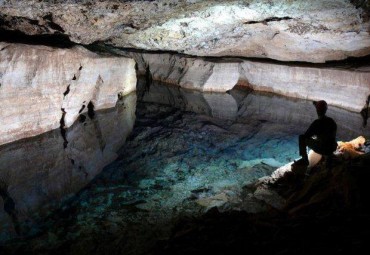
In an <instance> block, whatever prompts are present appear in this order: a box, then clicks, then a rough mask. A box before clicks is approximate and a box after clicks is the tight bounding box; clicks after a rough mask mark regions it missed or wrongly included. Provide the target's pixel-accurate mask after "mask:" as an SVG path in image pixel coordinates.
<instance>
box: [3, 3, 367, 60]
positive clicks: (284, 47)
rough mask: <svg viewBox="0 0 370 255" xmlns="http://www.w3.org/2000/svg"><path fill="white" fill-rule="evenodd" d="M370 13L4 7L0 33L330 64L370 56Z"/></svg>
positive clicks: (342, 9) (258, 6)
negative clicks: (61, 37)
mask: <svg viewBox="0 0 370 255" xmlns="http://www.w3.org/2000/svg"><path fill="white" fill-rule="evenodd" d="M362 7H363V8H364V9H365V10H363V9H362ZM368 7H369V6H368V5H367V4H366V2H365V1H353V0H312V1H304V0H298V1H288V0H274V1H270V0H262V1H260V0H258V1H257V0H250V1H216V0H213V1H198V0H192V1H172V0H157V1H138V0H136V1H122V2H120V1H77V0H74V1H52V3H51V2H50V1H39V0H37V1H36V0H33V1H16V0H13V1H1V2H0V21H1V22H0V28H3V29H5V30H17V31H21V32H22V33H25V34H28V35H40V34H48V35H53V34H63V35H66V36H68V37H69V38H70V39H71V40H72V41H73V42H76V43H81V44H91V43H94V42H103V43H104V44H107V45H113V46H117V47H126V48H136V49H145V50H161V51H176V52H181V53H186V54H191V55H197V56H243V57H258V58H271V59H277V60H282V61H306V62H325V61H328V60H340V59H346V58H347V57H350V56H355V57H359V56H364V55H368V54H369V53H370V35H369V27H370V23H369V18H368V11H369V8H368Z"/></svg>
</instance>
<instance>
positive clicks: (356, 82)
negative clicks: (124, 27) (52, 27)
mask: <svg viewBox="0 0 370 255" xmlns="http://www.w3.org/2000/svg"><path fill="white" fill-rule="evenodd" d="M127 56H129V57H132V58H134V59H135V60H136V62H137V63H138V69H139V73H140V74H142V75H147V76H150V77H151V79H153V80H158V81H162V82H165V83H170V84H174V85H177V86H180V87H182V88H187V89H195V90H200V91H211V92H226V91H228V90H231V89H232V88H233V87H234V86H236V85H241V86H245V87H248V88H251V89H253V90H256V91H263V92H272V93H276V94H280V95H285V96H289V97H293V98H301V99H308V100H326V101H327V102H328V104H330V105H335V106H338V107H341V108H344V109H347V110H351V111H356V112H360V111H361V109H362V108H363V107H364V105H365V103H366V100H367V98H368V96H369V95H370V66H362V67H357V68H353V67H350V66H347V67H345V66H342V67H339V66H337V67H330V66H326V65H322V66H317V67H315V66H313V65H310V66H304V65H284V64H281V63H272V62H260V61H251V60H243V59H218V60H214V59H199V58H191V57H185V56H180V55H171V54H149V53H146V54H140V53H130V54H128V55H127Z"/></svg>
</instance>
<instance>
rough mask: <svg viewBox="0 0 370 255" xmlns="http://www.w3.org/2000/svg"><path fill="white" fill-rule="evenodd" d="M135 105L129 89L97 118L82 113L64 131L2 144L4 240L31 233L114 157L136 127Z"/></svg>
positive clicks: (0, 204) (0, 209) (0, 234)
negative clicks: (43, 218)
mask: <svg viewBox="0 0 370 255" xmlns="http://www.w3.org/2000/svg"><path fill="white" fill-rule="evenodd" d="M135 109H136V94H135V93H130V94H129V95H127V96H125V97H123V98H122V99H121V100H119V101H118V103H117V105H116V107H115V108H110V109H105V110H102V111H97V112H95V114H94V117H93V118H90V117H89V116H88V114H86V113H84V114H82V115H81V116H84V118H82V117H81V121H78V122H76V123H75V124H74V125H73V126H72V127H71V128H68V129H66V133H65V137H63V136H62V135H61V134H60V130H53V131H50V132H47V133H44V134H41V135H39V136H36V137H31V138H27V139H24V140H20V141H16V142H14V143H9V144H5V145H2V146H0V226H1V228H0V240H1V241H4V240H6V239H8V238H11V237H15V236H16V235H17V234H18V235H25V234H28V233H29V232H30V231H31V230H30V229H29V228H31V227H32V228H34V227H37V224H36V222H37V219H38V218H39V217H43V216H46V215H47V214H48V213H50V212H51V209H54V208H56V207H57V206H58V205H59V203H60V202H61V201H63V200H64V199H67V198H69V197H71V196H72V195H74V194H75V193H76V192H78V191H79V190H81V189H82V188H83V187H84V186H85V185H87V184H88V183H89V182H90V181H91V180H92V179H93V178H94V177H95V176H96V175H98V174H99V173H100V171H101V170H102V169H103V168H104V166H106V165H107V164H109V163H110V162H112V161H114V160H115V159H116V158H117V156H118V154H117V151H118V149H119V148H120V147H121V146H122V145H123V144H124V143H125V140H126V137H127V136H128V135H129V134H130V133H131V131H132V128H133V126H134V122H135ZM66 141H68V144H67V145H66V143H65V142H66ZM4 199H6V200H7V203H8V206H5V207H4V206H3V203H4ZM4 209H5V210H4ZM35 221H36V222H35ZM16 232H18V233H16Z"/></svg>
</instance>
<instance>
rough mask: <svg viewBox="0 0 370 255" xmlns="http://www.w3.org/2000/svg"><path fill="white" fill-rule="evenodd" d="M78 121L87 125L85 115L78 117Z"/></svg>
mask: <svg viewBox="0 0 370 255" xmlns="http://www.w3.org/2000/svg"><path fill="white" fill-rule="evenodd" d="M78 120H79V121H80V123H85V121H86V116H85V115H84V114H80V116H79V117H78Z"/></svg>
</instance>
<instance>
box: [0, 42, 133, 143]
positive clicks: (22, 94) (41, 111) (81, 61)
mask: <svg viewBox="0 0 370 255" xmlns="http://www.w3.org/2000/svg"><path fill="white" fill-rule="evenodd" d="M134 66H135V62H134V61H133V60H132V59H127V58H122V57H119V58H115V57H104V56H99V55H97V54H95V53H92V52H90V51H88V50H86V49H84V48H82V47H74V48H71V49H56V48H51V47H46V46H31V45H22V44H9V43H4V42H1V43H0V84H1V85H0V101H1V104H0V119H1V122H0V144H4V143H8V142H12V141H15V140H18V139H21V138H25V137H29V136H34V135H38V134H41V133H44V132H47V131H49V130H52V129H56V128H58V127H61V128H67V127H70V126H71V125H72V124H73V123H74V122H75V121H76V120H77V118H78V116H79V114H80V113H83V112H86V111H87V110H88V108H90V109H91V110H99V109H104V108H110V107H114V106H115V104H116V102H117V99H118V94H120V95H125V94H128V93H129V92H131V91H133V90H135V88H136V73H135V68H134Z"/></svg>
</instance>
